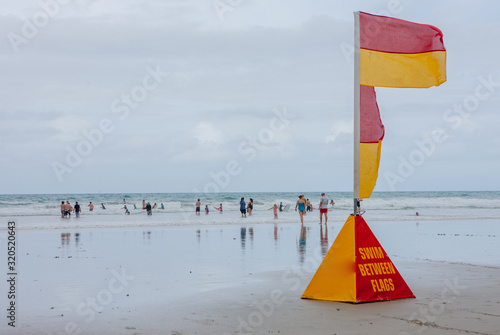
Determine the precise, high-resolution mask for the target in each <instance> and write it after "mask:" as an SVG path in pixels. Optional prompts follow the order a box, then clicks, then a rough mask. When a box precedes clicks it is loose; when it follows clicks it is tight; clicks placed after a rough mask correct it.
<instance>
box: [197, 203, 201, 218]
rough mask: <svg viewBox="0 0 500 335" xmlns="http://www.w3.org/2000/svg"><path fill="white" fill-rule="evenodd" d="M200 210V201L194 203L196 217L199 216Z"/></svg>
mask: <svg viewBox="0 0 500 335" xmlns="http://www.w3.org/2000/svg"><path fill="white" fill-rule="evenodd" d="M200 210H201V202H200V199H198V201H197V202H196V215H200Z"/></svg>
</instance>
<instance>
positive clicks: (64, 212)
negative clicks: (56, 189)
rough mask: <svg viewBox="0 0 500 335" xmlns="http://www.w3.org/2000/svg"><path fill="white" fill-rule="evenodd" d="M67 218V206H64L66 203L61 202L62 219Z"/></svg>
mask: <svg viewBox="0 0 500 335" xmlns="http://www.w3.org/2000/svg"><path fill="white" fill-rule="evenodd" d="M65 217H66V205H65V204H64V201H61V218H65Z"/></svg>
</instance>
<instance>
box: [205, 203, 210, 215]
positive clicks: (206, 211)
mask: <svg viewBox="0 0 500 335" xmlns="http://www.w3.org/2000/svg"><path fill="white" fill-rule="evenodd" d="M209 212H210V210H209V209H208V205H205V214H208V213H209Z"/></svg>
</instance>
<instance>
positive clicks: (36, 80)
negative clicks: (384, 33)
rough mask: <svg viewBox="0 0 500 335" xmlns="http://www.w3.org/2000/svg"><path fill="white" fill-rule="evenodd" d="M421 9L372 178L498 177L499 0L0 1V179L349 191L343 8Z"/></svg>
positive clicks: (386, 184)
mask: <svg viewBox="0 0 500 335" xmlns="http://www.w3.org/2000/svg"><path fill="white" fill-rule="evenodd" d="M357 10H361V11H365V12H370V13H374V14H383V15H390V16H395V17H399V18H402V19H405V20H410V21H414V22H419V23H427V24H432V25H435V26H437V27H438V28H440V29H441V30H442V31H443V34H444V43H445V47H446V49H447V75H448V81H447V82H446V83H444V84H443V85H441V86H439V87H433V88H430V89H426V90H423V89H377V95H378V103H379V107H380V110H381V115H382V121H383V123H384V125H385V127H386V135H385V139H384V141H383V145H382V159H381V166H380V170H379V179H378V182H377V186H376V187H375V191H391V190H395V191H425V190H445V191H446V190H499V189H500V187H499V180H500V178H498V171H500V134H499V132H498V130H497V129H498V125H499V124H500V116H499V106H500V66H499V65H498V55H499V51H500V43H499V41H500V19H499V17H498V13H499V12H500V3H499V2H498V1H493V0H491V1H476V0H474V1H472V0H470V1H465V0H462V1H456V0H454V1H420V0H419V1H416V0H413V1H409V0H400V1H397V0H390V1H374V0H370V1H350V2H348V1H332V0H315V1H307V0H301V1H299V0H203V1H202V0H199V1H195V0H157V1H154V0H151V1H139V0H136V1H130V0H106V1H104V0H74V1H72V0H64V1H63V0H59V1H56V0H41V1H40V2H39V1H27V0H19V1H8V2H5V1H4V3H2V16H1V20H0V25H1V32H0V33H1V35H2V37H3V38H2V39H1V40H0V48H1V49H0V50H1V54H0V57H1V58H0V59H1V61H0V67H1V74H2V75H1V90H0V97H1V99H0V101H1V105H0V115H1V123H0V139H1V141H0V147H1V155H0V163H1V166H2V174H1V175H0V193H7V194H8V193H95V192H124V193H132V192H193V191H197V190H198V191H200V192H203V191H223V192H226V191H227V192H232V191H236V192H243V191H249V192H258V191H319V190H326V191H352V174H353V172H352V170H353V168H352V166H353V163H352V155H353V154H352V151H353V147H352V142H353V134H352V132H353V130H352V128H353V127H352V119H353V117H352V110H353V63H352V49H351V48H352V44H353V11H357Z"/></svg>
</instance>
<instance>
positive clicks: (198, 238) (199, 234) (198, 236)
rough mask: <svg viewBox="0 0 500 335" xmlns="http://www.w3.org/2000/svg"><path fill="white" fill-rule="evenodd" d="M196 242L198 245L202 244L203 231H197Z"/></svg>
mask: <svg viewBox="0 0 500 335" xmlns="http://www.w3.org/2000/svg"><path fill="white" fill-rule="evenodd" d="M196 240H197V241H198V244H200V240H201V231H200V230H199V229H196Z"/></svg>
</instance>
